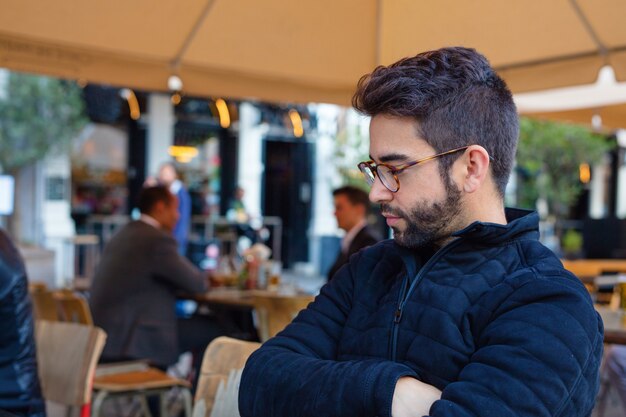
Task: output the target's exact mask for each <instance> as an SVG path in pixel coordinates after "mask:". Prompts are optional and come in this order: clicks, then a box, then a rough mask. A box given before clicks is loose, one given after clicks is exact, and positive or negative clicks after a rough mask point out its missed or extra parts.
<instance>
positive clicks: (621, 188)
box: [615, 163, 626, 219]
mask: <svg viewBox="0 0 626 417" xmlns="http://www.w3.org/2000/svg"><path fill="white" fill-rule="evenodd" d="M615 215H616V216H617V218H618V219H624V218H626V165H625V164H621V163H620V166H619V168H618V171H617V207H616V208H615Z"/></svg>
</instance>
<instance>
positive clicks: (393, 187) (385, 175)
mask: <svg viewBox="0 0 626 417" xmlns="http://www.w3.org/2000/svg"><path fill="white" fill-rule="evenodd" d="M376 173H377V174H378V177H379V178H380V181H381V182H382V183H383V185H384V186H385V187H386V188H387V189H388V190H389V191H392V192H395V191H398V183H397V182H396V179H395V178H394V176H393V173H392V172H391V169H390V168H389V167H387V166H385V165H378V166H376Z"/></svg>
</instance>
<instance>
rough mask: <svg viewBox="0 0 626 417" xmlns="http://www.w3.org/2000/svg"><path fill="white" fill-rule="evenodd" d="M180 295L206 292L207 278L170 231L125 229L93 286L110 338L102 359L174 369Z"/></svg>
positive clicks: (97, 317) (97, 313)
mask: <svg viewBox="0 0 626 417" xmlns="http://www.w3.org/2000/svg"><path fill="white" fill-rule="evenodd" d="M177 291H186V292H203V291H206V277H205V275H204V273H203V272H202V271H200V270H199V269H197V268H196V267H195V266H194V265H193V264H192V263H191V262H189V261H188V260H187V259H186V258H184V257H182V256H181V255H179V254H178V252H177V246H176V241H175V240H174V238H173V237H172V236H170V235H168V234H167V233H165V232H164V231H162V230H160V229H157V228H155V227H153V226H151V225H149V224H146V223H144V222H142V221H134V222H131V223H129V224H127V225H126V226H124V227H123V228H122V229H121V230H120V231H119V232H118V233H117V234H116V235H115V236H114V237H113V238H112V239H111V241H110V242H109V243H108V244H107V246H106V247H105V249H104V253H103V254H102V259H101V261H100V264H99V266H98V269H97V270H96V274H95V276H94V281H93V285H92V291H91V299H90V305H91V311H92V314H93V318H94V322H95V324H96V325H97V326H100V327H102V328H103V329H104V330H105V331H106V332H107V335H108V337H107V343H106V345H105V347H104V351H103V353H102V357H103V358H104V359H127V358H129V359H134V358H147V359H149V360H150V361H151V362H152V363H154V364H155V365H158V366H162V367H166V366H168V365H170V364H172V363H174V362H175V361H176V359H177V357H178V353H179V352H178V329H177V324H176V314H175V303H176V295H175V294H176V292H177Z"/></svg>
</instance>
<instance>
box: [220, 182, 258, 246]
mask: <svg viewBox="0 0 626 417" xmlns="http://www.w3.org/2000/svg"><path fill="white" fill-rule="evenodd" d="M244 195H245V190H244V189H243V188H242V187H241V186H238V187H236V188H235V191H234V192H233V198H232V199H231V200H230V202H229V204H228V211H227V212H226V218H227V219H228V220H229V221H234V222H236V223H237V236H239V237H242V236H244V237H246V238H248V239H249V240H250V244H253V243H256V241H257V232H256V230H254V228H253V227H252V226H251V225H250V215H249V214H248V211H247V210H246V206H245V204H244V202H243V196H244Z"/></svg>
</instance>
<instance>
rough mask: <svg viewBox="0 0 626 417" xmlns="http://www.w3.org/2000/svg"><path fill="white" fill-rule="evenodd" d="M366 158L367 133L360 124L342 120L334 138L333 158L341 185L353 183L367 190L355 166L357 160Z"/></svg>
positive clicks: (367, 149) (367, 153) (367, 148)
mask: <svg viewBox="0 0 626 417" xmlns="http://www.w3.org/2000/svg"><path fill="white" fill-rule="evenodd" d="M368 159H369V135H367V134H364V133H363V132H362V126H361V125H359V124H355V123H348V122H347V121H346V120H345V119H344V120H342V121H341V122H340V123H339V131H338V133H337V137H336V138H335V154H334V158H333V164H334V165H335V167H336V168H337V171H338V172H339V175H340V177H341V185H342V186H343V185H353V186H355V187H359V188H362V189H364V190H366V191H368V192H369V188H370V187H369V186H368V185H367V182H366V181H365V178H364V177H363V174H361V171H359V169H358V168H357V164H358V163H359V162H361V161H367V160H368Z"/></svg>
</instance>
